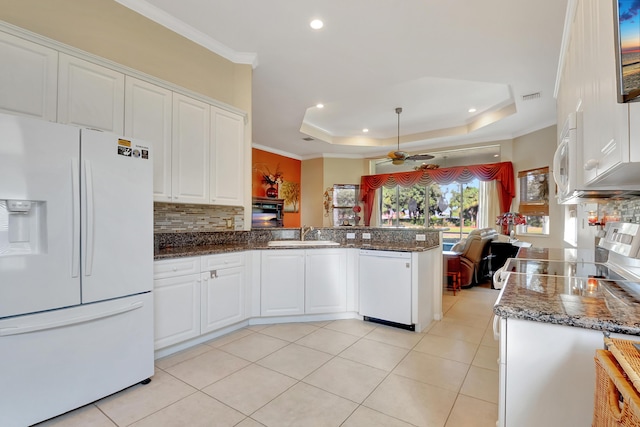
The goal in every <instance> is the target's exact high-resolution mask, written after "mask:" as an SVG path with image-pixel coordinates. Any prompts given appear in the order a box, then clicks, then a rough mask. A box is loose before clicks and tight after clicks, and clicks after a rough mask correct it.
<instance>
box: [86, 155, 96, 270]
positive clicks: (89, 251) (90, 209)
mask: <svg viewBox="0 0 640 427" xmlns="http://www.w3.org/2000/svg"><path fill="white" fill-rule="evenodd" d="M84 178H85V181H84V182H85V192H86V194H85V199H86V208H87V216H86V218H85V222H86V224H87V229H86V231H85V234H86V239H85V254H84V255H85V266H84V275H85V276H91V273H92V270H93V240H94V235H93V234H94V229H93V216H94V201H93V175H92V173H91V162H90V161H89V160H85V161H84Z"/></svg>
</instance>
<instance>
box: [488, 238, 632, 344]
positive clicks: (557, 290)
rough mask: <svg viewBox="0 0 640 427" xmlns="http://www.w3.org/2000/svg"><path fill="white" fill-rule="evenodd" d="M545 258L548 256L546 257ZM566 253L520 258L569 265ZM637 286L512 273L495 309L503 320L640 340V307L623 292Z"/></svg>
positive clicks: (549, 252) (532, 252)
mask: <svg viewBox="0 0 640 427" xmlns="http://www.w3.org/2000/svg"><path fill="white" fill-rule="evenodd" d="M545 253H546V255H544V254H545ZM571 257H572V254H571V253H570V252H566V251H564V250H561V249H560V250H540V249H536V250H532V248H529V249H528V250H527V251H521V252H519V253H518V258H529V259H561V260H568V261H571V260H572V259H571ZM633 286H637V284H634V283H626V282H615V281H610V280H600V279H593V278H580V277H568V276H545V275H537V274H510V275H509V277H508V279H506V281H505V282H504V285H503V288H502V290H501V292H500V296H499V297H498V301H496V304H495V306H494V308H493V311H494V313H495V314H496V315H498V316H501V317H505V318H514V319H522V320H531V321H535V322H544V323H550V324H556V325H565V326H575V327H581V328H586V329H593V330H598V331H608V332H615V333H623V334H628V335H640V303H639V302H638V300H637V299H636V298H634V297H633V296H631V294H630V293H629V292H628V290H627V289H625V288H631V287H633Z"/></svg>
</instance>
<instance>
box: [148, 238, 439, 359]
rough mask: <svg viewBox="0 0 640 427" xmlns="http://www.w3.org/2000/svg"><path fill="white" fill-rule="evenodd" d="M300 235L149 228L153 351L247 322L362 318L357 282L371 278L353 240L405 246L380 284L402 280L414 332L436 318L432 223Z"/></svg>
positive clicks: (365, 245) (381, 247) (382, 247)
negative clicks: (428, 226)
mask: <svg viewBox="0 0 640 427" xmlns="http://www.w3.org/2000/svg"><path fill="white" fill-rule="evenodd" d="M305 239H306V240H305V244H304V245H303V246H301V245H300V229H297V228H296V229H271V230H253V231H249V232H246V231H238V232H235V231H234V232H216V233H156V235H155V263H154V295H155V307H156V321H155V348H156V358H159V357H163V356H166V355H168V354H171V353H174V352H176V351H179V350H182V349H185V348H188V347H191V346H193V345H196V344H198V343H201V342H204V341H207V340H210V339H213V338H216V337H217V336H220V335H223V334H226V333H229V332H231V331H233V330H236V329H239V328H241V327H244V326H247V325H251V324H269V323H283V322H304V321H323V320H335V319H348V318H362V315H361V314H360V313H359V311H360V297H361V291H363V290H364V289H366V288H368V287H370V285H371V283H369V282H368V283H363V282H362V279H361V274H360V268H361V267H360V256H361V249H366V250H367V252H368V253H374V254H380V255H382V254H389V253H391V254H404V255H400V256H401V257H402V259H403V261H401V262H396V263H395V264H394V265H395V266H397V268H399V269H401V270H399V273H405V272H406V273H405V274H403V275H402V277H405V280H401V279H400V275H399V276H397V277H398V279H397V280H395V279H394V280H388V281H385V282H384V283H383V284H382V286H384V287H387V288H391V290H392V291H393V289H394V288H395V287H397V289H400V288H404V289H406V292H405V293H403V295H404V296H402V297H400V296H399V297H398V298H399V299H402V301H400V306H401V307H403V310H404V314H406V315H408V318H409V319H410V320H409V322H408V324H406V325H403V326H406V327H408V328H409V329H411V328H413V329H415V330H416V331H421V330H423V329H424V328H425V327H426V326H427V325H428V324H429V323H430V322H431V321H432V320H439V319H441V318H442V244H441V242H442V236H441V231H440V230H436V229H426V228H418V229H409V228H397V229H391V228H389V229H387V228H384V229H380V228H370V227H348V228H346V227H345V228H320V229H315V230H313V231H312V232H311V233H309V234H307V236H306V237H305ZM270 241H279V242H291V245H288V244H286V243H285V246H282V245H279V246H278V247H273V246H270V245H269V242H270ZM314 242H317V243H318V245H316V244H314ZM327 242H334V244H332V245H327V244H326V243H327ZM385 273H388V271H385ZM374 277H375V276H374ZM391 277H394V278H395V277H396V276H395V275H394V274H391ZM376 289H379V288H376ZM394 296H395V294H394ZM390 305H393V304H390ZM380 319H381V320H389V319H385V318H383V317H380ZM391 320H392V321H393V319H391Z"/></svg>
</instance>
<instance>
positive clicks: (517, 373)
mask: <svg viewBox="0 0 640 427" xmlns="http://www.w3.org/2000/svg"><path fill="white" fill-rule="evenodd" d="M499 334H500V358H499V362H500V369H499V371H500V387H499V388H500V392H499V394H500V401H499V409H498V411H499V413H498V417H499V422H500V423H499V426H500V427H539V426H545V427H566V426H590V425H591V422H592V417H593V396H594V393H595V381H596V376H595V364H594V361H593V358H594V356H595V352H596V349H599V348H603V344H604V343H603V334H602V332H600V331H594V330H590V329H584V328H579V327H572V326H564V325H554V324H550V323H544V322H534V321H529V320H520V319H513V318H507V319H500V332H499ZM611 336H612V337H616V338H623V339H631V340H634V339H635V338H637V337H630V336H625V335H620V334H611Z"/></svg>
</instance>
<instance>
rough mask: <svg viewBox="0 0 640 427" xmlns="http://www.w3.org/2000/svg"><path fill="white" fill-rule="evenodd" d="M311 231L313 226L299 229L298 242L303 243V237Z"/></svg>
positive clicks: (304, 226)
mask: <svg viewBox="0 0 640 427" xmlns="http://www.w3.org/2000/svg"><path fill="white" fill-rule="evenodd" d="M312 231H313V226H311V225H303V226H302V227H300V240H302V241H304V237H305V236H306V235H307V234H309V233H310V232H312Z"/></svg>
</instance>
